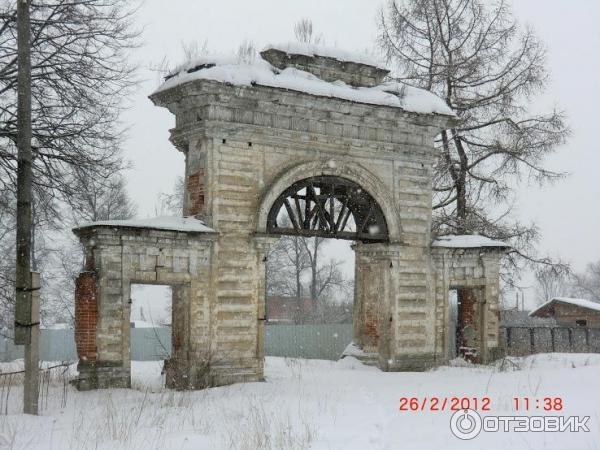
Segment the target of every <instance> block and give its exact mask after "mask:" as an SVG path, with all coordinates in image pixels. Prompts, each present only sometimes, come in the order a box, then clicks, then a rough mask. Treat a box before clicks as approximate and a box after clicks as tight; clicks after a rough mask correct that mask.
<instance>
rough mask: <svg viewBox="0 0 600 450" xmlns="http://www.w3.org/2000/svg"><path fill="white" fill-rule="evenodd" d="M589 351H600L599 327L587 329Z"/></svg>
mask: <svg viewBox="0 0 600 450" xmlns="http://www.w3.org/2000/svg"><path fill="white" fill-rule="evenodd" d="M588 336H589V346H590V352H595V353H600V328H590V329H589V330H588Z"/></svg>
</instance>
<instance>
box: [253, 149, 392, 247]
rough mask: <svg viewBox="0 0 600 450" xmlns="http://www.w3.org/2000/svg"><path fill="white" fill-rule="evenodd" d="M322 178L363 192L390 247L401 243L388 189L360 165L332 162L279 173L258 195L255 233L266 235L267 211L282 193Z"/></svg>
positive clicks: (302, 166) (308, 164)
mask: <svg viewBox="0 0 600 450" xmlns="http://www.w3.org/2000/svg"><path fill="white" fill-rule="evenodd" d="M322 175H330V176H338V177H342V178H346V179H348V180H350V181H353V182H355V183H356V184H358V185H359V186H361V187H362V188H363V189H364V190H365V191H367V192H368V193H369V195H371V197H373V199H374V200H375V201H376V202H377V204H378V205H379V207H380V208H381V209H382V212H383V215H384V216H385V219H386V222H387V227H388V234H389V240H390V243H401V242H402V226H401V221H400V212H399V211H398V208H397V207H396V205H395V204H394V201H393V195H392V194H391V186H390V187H386V186H385V184H384V183H382V182H381V181H380V180H379V179H378V178H377V177H376V176H375V175H374V174H372V173H371V172H370V171H369V170H368V169H366V168H365V167H363V166H362V165H360V164H358V163H356V162H352V161H340V160H339V159H335V158H333V159H332V158H329V159H326V160H317V161H310V162H304V163H301V164H298V165H296V166H294V167H292V168H286V169H285V170H283V171H281V172H280V173H279V175H277V176H276V177H275V178H274V179H273V180H272V182H271V183H269V185H267V186H266V187H265V188H264V190H263V192H262V194H261V198H260V202H259V206H258V211H257V221H256V223H257V230H256V231H257V233H258V234H266V232H267V218H268V215H269V211H270V209H271V207H272V205H273V204H274V203H275V201H276V200H277V198H278V197H279V195H281V193H282V192H283V191H285V190H286V189H287V188H288V187H289V186H291V185H292V184H294V183H296V182H298V181H300V180H303V179H306V178H311V177H316V176H322Z"/></svg>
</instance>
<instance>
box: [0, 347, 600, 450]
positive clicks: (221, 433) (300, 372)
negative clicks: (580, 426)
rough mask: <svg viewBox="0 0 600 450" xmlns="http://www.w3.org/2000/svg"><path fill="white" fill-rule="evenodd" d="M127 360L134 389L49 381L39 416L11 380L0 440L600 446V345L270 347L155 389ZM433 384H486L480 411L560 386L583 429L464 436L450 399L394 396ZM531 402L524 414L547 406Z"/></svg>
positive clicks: (73, 445) (507, 408)
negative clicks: (242, 373) (384, 360)
mask: <svg viewBox="0 0 600 450" xmlns="http://www.w3.org/2000/svg"><path fill="white" fill-rule="evenodd" d="M134 364H135V367H134V381H133V383H134V389H131V390H119V389H115V390H105V391H96V392H77V391H75V390H74V389H73V388H72V387H68V388H67V389H66V392H65V391H64V388H63V386H62V385H61V383H60V381H58V380H54V381H52V382H51V383H50V386H49V388H48V394H47V395H46V396H45V397H44V398H43V406H44V410H43V412H42V415H41V416H40V417H32V416H24V415H22V414H18V411H19V410H20V409H21V405H20V395H21V392H20V386H19V385H18V381H15V385H14V386H12V389H11V391H10V393H9V395H10V401H9V402H8V406H7V408H8V415H4V410H2V411H1V412H0V414H3V415H0V448H10V449H32V450H33V449H144V450H146V449H236V450H237V449H240V450H244V449H249V450H255V449H262V448H274V449H286V450H287V449H296V448H311V449H361V450H363V449H400V448H402V449H441V448H444V449H448V448H450V449H454V448H456V449H483V448H485V449H502V450H506V449H511V450H513V449H521V448H522V449H545V448H548V449H600V426H599V422H600V402H598V400H599V397H600V395H599V393H600V355H584V354H544V355H536V356H533V357H527V358H523V359H513V360H512V362H510V363H505V364H504V366H503V367H502V368H500V367H498V366H496V367H481V366H479V367H473V366H470V367H443V368H440V369H438V370H434V371H431V372H427V373H382V372H380V371H379V370H377V369H375V368H372V367H365V366H362V365H361V364H360V363H358V362H357V361H356V360H354V359H353V358H347V359H345V360H342V361H340V362H329V361H315V360H312V361H310V360H294V359H284V358H267V361H266V376H267V381H266V382H264V383H249V384H238V385H234V386H228V387H221V388H214V389H209V390H206V391H201V392H188V393H179V392H171V391H167V390H164V389H162V388H161V380H160V365H159V364H158V363H156V362H144V363H134ZM15 366H16V365H15V364H14V363H12V364H2V365H0V369H1V370H2V371H3V372H7V371H9V370H11V369H14V368H15ZM0 387H1V386H0ZM0 393H2V394H3V395H5V394H6V387H5V388H4V390H3V391H2V392H0ZM432 396H438V397H453V396H460V397H462V396H469V397H473V396H476V397H482V396H489V397H490V401H491V403H490V408H491V411H490V412H487V413H482V414H488V415H489V414H493V415H515V414H524V413H515V411H514V406H513V397H517V396H518V397H530V398H540V399H541V398H543V397H561V398H562V401H563V402H564V405H565V406H564V409H563V410H562V411H561V412H559V413H549V414H553V415H556V414H563V415H578V416H590V420H589V422H588V426H589V428H590V432H588V433H585V432H579V433H568V432H566V433H540V432H538V433H536V432H527V433H518V432H497V433H484V432H482V433H481V434H480V435H479V436H478V437H476V438H475V439H473V440H471V441H462V440H459V439H457V438H456V437H454V436H453V435H452V434H451V432H450V427H449V424H450V417H451V415H452V413H451V412H449V411H444V412H441V411H438V412H431V411H414V412H411V411H399V404H400V398H401V397H419V398H421V399H422V398H423V397H428V398H431V397H432ZM65 402H66V405H64V403H65ZM2 409H4V407H3V408H2ZM533 409H534V411H531V412H529V415H542V414H544V413H543V412H539V411H535V408H534V407H533Z"/></svg>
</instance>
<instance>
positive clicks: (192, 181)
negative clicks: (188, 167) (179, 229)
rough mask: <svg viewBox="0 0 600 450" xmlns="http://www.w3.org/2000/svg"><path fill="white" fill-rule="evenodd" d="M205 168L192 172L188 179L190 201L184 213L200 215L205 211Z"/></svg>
mask: <svg viewBox="0 0 600 450" xmlns="http://www.w3.org/2000/svg"><path fill="white" fill-rule="evenodd" d="M204 183H205V182H204V169H199V170H198V172H196V173H194V174H191V175H189V176H188V179H187V191H188V195H189V202H188V204H187V208H186V211H185V212H184V215H186V216H198V215H201V214H202V213H203V211H204Z"/></svg>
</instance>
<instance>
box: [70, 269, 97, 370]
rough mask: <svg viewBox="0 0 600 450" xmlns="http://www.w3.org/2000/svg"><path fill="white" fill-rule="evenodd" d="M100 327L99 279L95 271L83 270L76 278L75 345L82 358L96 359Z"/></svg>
mask: <svg viewBox="0 0 600 450" xmlns="http://www.w3.org/2000/svg"><path fill="white" fill-rule="evenodd" d="M97 327H98V303H97V280H96V274H95V273H94V272H82V273H80V274H79V276H78V277H77V280H75V345H76V346H77V355H78V356H79V359H81V360H92V361H95V360H96V357H97V356H98V350H97V348H96V329H97Z"/></svg>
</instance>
